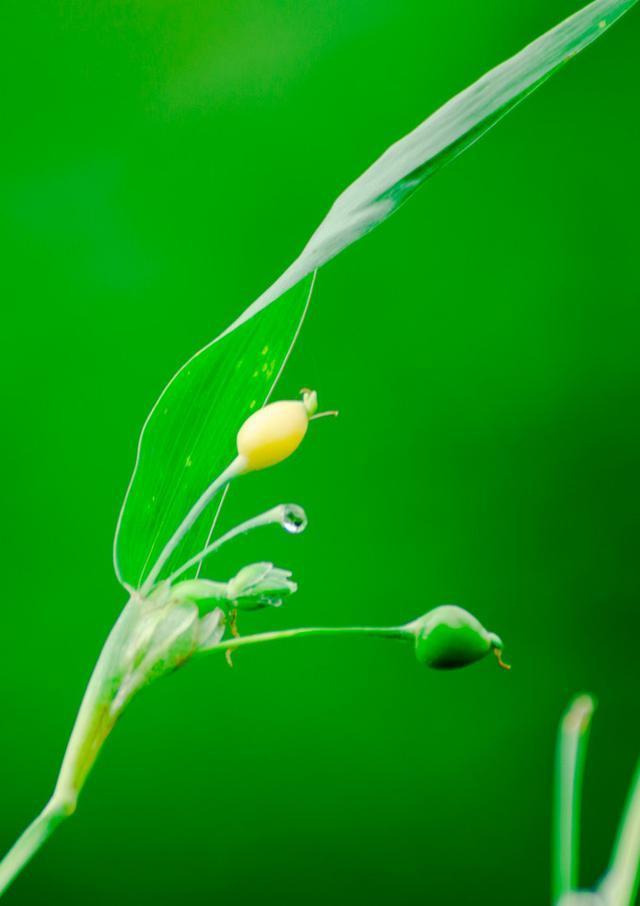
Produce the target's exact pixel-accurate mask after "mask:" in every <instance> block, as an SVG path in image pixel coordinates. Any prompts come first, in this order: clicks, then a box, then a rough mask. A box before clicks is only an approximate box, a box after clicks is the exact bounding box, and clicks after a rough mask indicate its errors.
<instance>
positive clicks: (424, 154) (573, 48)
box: [240, 0, 637, 320]
mask: <svg viewBox="0 0 640 906" xmlns="http://www.w3.org/2000/svg"><path fill="white" fill-rule="evenodd" d="M636 2H637V0H595V2H593V3H590V4H589V5H588V6H585V7H584V8H583V9H581V10H580V11H579V12H577V13H575V14H574V15H573V16H570V17H569V18H568V19H565V20H564V22H561V23H560V24H559V25H557V26H556V27H555V28H552V29H551V30H550V31H548V32H546V33H545V34H544V35H542V36H541V37H540V38H537V39H536V40H535V41H533V42H532V43H531V44H528V45H527V46H526V47H525V48H524V50H521V51H520V53H518V54H516V55H515V56H513V57H511V58H510V59H508V60H507V61H506V62H504V63H501V64H500V65H499V66H496V67H495V68H494V69H491V70H490V71H489V72H487V73H486V74H485V75H483V76H482V78H480V79H478V81H477V82H474V83H473V84H472V85H470V86H469V87H468V88H466V89H465V90H464V91H462V92H460V94H457V95H456V96H455V97H453V98H452V99H451V100H450V101H447V103H446V104H445V105H444V106H443V107H440V108H439V109H438V110H436V112H435V113H433V114H432V115H431V116H430V117H428V119H426V120H424V122H423V123H421V124H420V125H419V126H418V127H417V128H416V129H414V130H413V131H412V132H410V133H409V134H408V135H405V136H404V138H402V139H400V141H398V142H396V143H395V144H394V145H391V147H390V148H388V149H387V151H385V153H384V154H383V155H382V157H380V158H378V160H377V161H376V162H375V163H374V164H372V166H370V167H369V169H368V170H365V172H364V173H363V174H362V176H360V177H359V179H357V180H356V181H355V182H354V183H352V184H351V185H350V186H349V187H348V188H347V189H346V190H345V191H344V192H343V193H342V195H340V196H339V197H338V198H337V199H336V201H335V202H334V204H333V205H332V207H331V208H330V210H329V213H328V214H327V216H326V217H325V218H324V220H323V221H322V223H321V224H320V226H319V227H318V228H317V230H316V231H315V233H314V234H313V235H312V236H311V238H310V240H309V242H308V243H307V245H306V246H305V247H304V249H303V251H302V253H301V254H300V256H299V257H298V258H297V259H296V260H295V261H294V262H293V264H292V265H291V266H290V267H289V268H287V270H286V271H285V272H284V273H283V274H282V276H281V277H279V279H278V280H276V282H275V283H274V284H273V285H272V286H270V287H269V289H267V290H266V292H264V293H263V294H262V295H261V296H260V297H259V298H258V299H256V301H255V302H254V303H253V304H252V305H250V306H249V308H247V309H246V311H245V312H244V313H243V314H242V315H241V319H240V320H246V319H247V318H250V317H252V316H253V315H254V314H255V313H256V312H258V311H260V310H261V309H262V308H264V306H266V305H269V304H270V303H271V302H272V301H273V300H274V299H277V298H278V296H279V295H280V294H281V293H282V292H284V291H285V290H286V289H288V288H289V287H290V286H293V285H294V284H295V283H297V281H298V280H300V279H302V277H304V276H305V275H306V274H308V273H311V272H312V271H314V270H317V269H318V268H320V267H322V265H323V264H326V263H327V261H330V260H331V259H332V258H335V256H336V255H337V254H339V253H340V252H341V251H342V250H343V249H345V248H347V246H349V245H351V244H352V243H354V242H356V241H357V240H358V239H361V238H362V237H363V236H365V235H366V234H367V233H369V232H371V230H373V229H375V227H377V226H379V224H381V223H382V222H383V221H384V220H386V219H387V217H389V216H391V214H393V213H394V212H395V211H397V210H398V208H399V207H400V206H401V205H402V204H403V203H404V202H405V201H406V200H407V199H408V198H409V197H410V196H411V195H412V194H413V193H414V192H415V191H416V190H417V189H419V188H420V186H421V185H422V184H423V183H424V182H425V181H426V180H427V179H428V178H429V177H430V176H433V174H434V173H436V172H437V171H438V170H439V169H441V168H442V167H444V166H445V165H446V164H448V163H449V162H450V161H452V160H454V158H456V157H457V156H458V155H459V154H461V153H462V152H463V151H464V150H466V148H468V147H469V146H470V145H472V144H473V143H474V142H476V141H477V140H478V139H479V138H480V137H481V136H482V135H484V133H485V132H488V130H489V129H491V128H492V126H494V125H495V124H496V123H497V122H498V121H499V120H501V119H502V117H503V116H505V115H506V114H507V113H508V112H509V111H510V110H513V108H514V107H516V106H517V105H518V104H519V103H520V102H521V101H522V100H524V99H525V98H526V97H527V96H528V95H529V94H531V93H532V92H533V91H535V90H536V88H538V87H539V86H540V85H542V83H543V82H545V81H546V80H547V79H548V78H549V77H550V76H552V75H553V74H554V73H555V72H557V71H558V69H560V68H561V67H562V66H563V65H564V64H565V63H567V62H568V61H569V60H571V59H572V58H573V57H575V56H576V55H577V54H579V53H580V52H581V51H583V50H584V49H585V48H586V47H588V46H589V45H590V44H592V43H593V42H594V41H595V40H596V39H597V38H599V37H601V35H603V34H604V33H605V32H606V31H607V30H608V29H609V28H610V27H611V25H613V24H614V22H616V21H617V20H618V19H619V18H620V17H621V16H622V15H623V14H624V13H625V12H627V10H629V9H630V8H631V7H632V6H634V5H635V4H636Z"/></svg>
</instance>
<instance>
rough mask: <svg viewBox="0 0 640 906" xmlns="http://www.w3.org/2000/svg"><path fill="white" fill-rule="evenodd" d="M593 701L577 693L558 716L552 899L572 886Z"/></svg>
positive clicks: (576, 876)
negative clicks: (560, 715)
mask: <svg viewBox="0 0 640 906" xmlns="http://www.w3.org/2000/svg"><path fill="white" fill-rule="evenodd" d="M594 708H595V704H594V701H593V699H592V698H591V697H590V696H588V695H580V696H579V697H578V698H576V699H574V701H573V702H572V703H571V705H570V707H569V709H568V711H567V712H566V714H565V715H564V717H563V718H562V721H561V723H560V730H559V732H558V743H557V754H556V791H555V814H554V836H553V849H554V852H553V901H554V903H556V902H558V901H559V900H560V898H561V897H562V896H564V895H565V894H567V893H569V892H571V891H573V890H575V889H576V885H577V882H578V867H579V855H580V853H579V850H580V797H581V792H582V776H583V772H584V759H585V755H586V749H587V742H588V736H589V726H590V723H591V717H592V716H593V712H594Z"/></svg>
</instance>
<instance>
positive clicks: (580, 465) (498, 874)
mask: <svg viewBox="0 0 640 906" xmlns="http://www.w3.org/2000/svg"><path fill="white" fill-rule="evenodd" d="M574 9H575V2H574V0H554V2H551V0H527V2H523V3H521V4H513V3H512V2H508V0H485V2H483V3H477V2H475V0H459V2H456V3H449V4H438V3H433V2H428V3H424V2H419V0H368V2H357V0H295V2H294V0H289V2H283V0H280V2H278V0H226V2H223V3H220V2H213V0H200V2H198V3H195V2H182V3H179V2H175V0H173V2H170V0H154V2H151V0H95V2H90V3H79V2H73V0H61V2H53V0H45V2H41V3H33V2H27V0H5V2H4V4H3V15H2V18H3V26H4V27H3V29H2V37H1V39H0V40H1V41H2V53H1V54H0V67H1V68H2V82H3V85H4V89H5V91H4V124H5V138H4V142H3V146H2V151H1V152H0V154H1V157H2V170H1V174H2V175H1V180H2V187H1V196H2V202H1V205H2V226H1V229H2V245H3V250H4V256H3V258H4V260H3V267H2V283H3V296H4V300H5V301H4V326H3V331H2V358H1V361H2V381H1V384H0V394H1V402H2V414H3V415H2V418H3V428H4V442H3V444H2V445H1V447H0V467H1V469H2V474H4V475H5V481H4V490H3V510H4V518H3V520H2V528H1V532H2V577H3V580H2V581H3V588H2V604H1V607H2V610H1V620H2V622H1V628H0V633H1V638H2V658H1V659H0V684H1V688H2V727H3V730H2V747H1V750H0V753H1V754H0V766H1V768H2V771H1V774H0V778H1V783H2V789H1V791H0V797H1V802H2V810H1V822H0V844H1V845H2V848H6V847H8V845H9V844H10V843H11V842H12V841H13V839H14V837H15V836H16V834H17V833H18V831H20V830H21V829H22V827H23V826H24V825H25V823H26V822H27V821H28V820H29V819H30V818H31V817H32V816H33V814H35V811H36V810H37V809H38V808H39V807H40V806H41V805H42V804H43V803H44V801H45V798H46V797H47V795H48V793H49V791H50V788H51V786H52V783H53V781H54V777H55V772H56V768H57V765H58V762H59V760H60V757H61V754H62V751H63V747H64V744H65V741H66V738H67V735H68V732H69V730H70V726H71V723H72V720H73V717H74V713H75V709H76V707H77V705H78V701H79V697H80V695H81V692H82V690H83V688H84V684H85V682H86V680H87V678H88V674H89V671H90V669H91V666H92V664H93V662H94V660H95V657H96V655H97V653H98V651H99V649H100V646H101V643H102V641H103V639H104V637H105V635H106V633H107V632H108V629H109V627H110V625H111V623H112V622H113V620H114V618H115V616H116V615H117V613H118V609H119V608H120V607H121V606H122V604H123V594H122V592H121V590H120V589H119V587H118V586H117V584H116V582H115V580H114V578H113V574H112V568H111V540H112V535H113V528H114V525H115V521H116V517H117V512H118V509H119V506H120V502H121V499H122V496H123V493H124V490H125V487H126V484H127V481H128V478H129V474H130V471H131V467H132V463H133V457H134V449H135V444H136V439H137V434H138V431H139V428H140V426H141V423H142V421H143V419H144V417H145V415H146V413H147V411H148V409H149V408H150V406H151V404H152V403H153V401H154V400H155V398H156V396H157V395H158V393H159V391H160V390H161V388H162V386H163V385H164V383H165V382H166V381H167V379H168V378H169V377H170V376H171V374H172V373H173V372H174V370H175V369H176V368H177V367H178V366H179V365H180V364H181V363H182V362H183V360H185V359H186V358H187V357H188V356H189V355H190V353H191V352H193V351H194V350H195V349H196V348H198V347H199V346H201V345H202V344H203V343H204V342H206V341H207V340H209V339H210V338H211V337H212V336H214V335H215V334H217V333H218V332H219V331H220V330H221V329H222V328H223V327H225V326H226V325H227V324H228V323H229V322H230V321H231V320H232V319H233V318H234V317H235V316H236V315H237V314H238V313H239V312H240V311H241V310H242V309H243V308H244V307H245V306H246V305H247V304H248V303H249V302H250V301H252V299H253V298H255V297H256V296H257V295H258V293H259V292H260V291H261V290H263V289H264V288H265V287H266V285H267V284H268V283H270V282H271V281H272V280H273V279H274V278H275V277H276V276H277V275H278V274H279V273H280V271H281V270H282V269H283V268H284V266H285V265H286V264H288V263H289V261H290V260H291V259H292V258H293V257H294V256H295V254H297V252H298V251H299V249H300V247H301V246H302V244H303V243H304V242H305V241H306V239H307V238H308V236H309V234H310V233H311V231H312V230H313V229H314V228H315V226H316V225H317V223H318V222H319V220H320V219H321V217H322V215H323V214H324V213H325V210H326V209H327V207H328V206H329V204H330V203H331V202H332V200H333V199H334V197H335V196H336V194H337V193H338V192H339V191H340V190H341V189H342V188H343V187H345V186H346V184H347V183H348V182H350V181H351V180H352V179H354V178H355V177H356V176H357V175H359V173H360V172H361V171H362V170H363V169H364V167H365V166H367V165H368V164H369V163H370V162H371V161H372V160H373V159H374V158H375V157H376V156H377V155H378V154H379V153H380V152H381V151H382V150H384V149H385V148H386V146H387V145H388V144H389V143H391V142H392V141H393V140H395V139H396V138H398V137H400V136H401V135H402V134H404V133H405V132H407V131H408V130H409V129H411V128H412V127H413V126H415V125H416V124H417V123H418V122H419V121H421V120H422V119H423V118H424V117H425V116H426V115H427V114H428V113H430V112H431V111H432V110H433V109H435V108H436V107H437V106H438V105H439V104H440V103H442V102H444V101H445V100H446V99H447V98H448V97H449V96H450V95H452V94H453V93H455V92H456V91H458V90H459V89H461V88H462V87H464V86H465V85H466V84H468V83H469V82H470V81H472V80H473V79H475V78H477V77H478V76H479V75H481V74H482V73H483V72H484V71H485V70H486V69H488V68H489V67H491V66H493V65H494V64H496V63H497V62H499V61H500V60H502V59H504V58H505V57H507V56H509V55H510V54H512V53H513V52H515V51H516V50H518V49H519V48H520V47H521V46H522V45H523V44H525V43H526V42H527V41H529V40H531V39H533V38H534V37H536V36H537V35H538V34H539V33H541V32H542V31H544V30H546V29H547V28H549V27H550V26H552V25H553V24H555V23H556V22H557V21H559V20H560V19H561V18H563V17H564V16H566V15H568V14H569V13H571V12H572V11H573V10H574ZM639 41H640V14H639V13H638V11H637V10H636V11H632V12H631V13H630V14H629V15H628V16H627V17H626V18H625V19H623V20H622V22H621V23H620V24H619V25H618V26H616V27H615V29H614V30H613V31H612V33H611V34H610V35H607V36H605V37H604V38H603V40H602V41H601V42H598V44H597V45H596V46H595V47H593V48H591V49H590V50H589V51H587V52H586V53H585V55H584V56H582V57H581V58H580V59H579V60H577V61H575V62H574V63H573V64H572V65H571V66H570V67H568V68H567V69H566V70H565V71H564V72H562V73H561V74H560V75H559V76H557V77H556V78H555V79H554V80H553V81H552V82H551V83H550V84H549V85H547V86H545V87H544V88H543V89H542V90H541V91H540V92H539V93H537V94H536V95H535V96H534V97H533V98H531V99H529V100H527V101H526V102H525V103H524V104H523V105H522V106H521V107H520V108H519V109H518V110H517V111H516V112H515V113H514V114H512V115H510V116H509V117H508V119H507V120H505V121H504V122H503V123H502V124H501V125H500V126H499V127H497V128H496V129H495V130H493V131H492V132H491V133H490V134H489V136H487V137H486V138H484V139H483V140H482V141H481V142H480V143H479V144H478V145H477V146H475V147H474V148H473V149H472V150H471V151H470V152H468V153H467V154H465V155H464V156H463V157H462V158H461V159H460V160H459V161H457V162H456V163H455V164H454V165H452V166H451V167H449V168H448V169H447V170H445V171H444V172H443V173H442V174H440V175H438V176H437V177H436V178H435V179H434V180H433V181H431V182H430V183H429V184H428V186H427V187H426V188H425V189H424V190H423V191H422V192H421V193H420V194H419V195H418V196H417V197H416V198H415V199H414V200H412V202H411V203H410V204H409V205H407V207H405V208H404V209H403V211H402V212H401V213H400V214H399V215H398V216H397V217H394V218H393V219H392V220H391V221H390V222H389V223H388V224H386V225H385V226H384V227H382V228H381V229H380V230H379V231H377V232H376V233H375V234H374V235H372V236H371V237H369V238H367V239H365V240H364V241H363V242H361V243H359V244H358V245H357V246H355V247H354V248H353V249H350V250H349V251H348V252H346V253H345V254H344V255H342V256H341V257H340V258H338V259H337V260H336V261H335V262H333V263H331V264H330V265H329V266H327V267H326V269H325V270H324V271H323V272H322V273H321V275H320V278H319V280H318V282H317V291H316V294H315V297H314V301H313V306H312V309H311V313H310V316H309V318H308V321H307V323H306V326H305V329H304V332H303V334H302V336H301V339H300V342H299V344H298V346H297V348H296V351H295V353H294V356H293V357H292V359H291V362H290V365H289V367H288V370H287V372H286V373H285V376H284V378H283V381H282V383H281V385H280V388H279V391H278V395H280V396H290V395H293V394H295V393H296V392H297V390H298V388H299V387H300V386H302V385H309V386H315V387H317V388H318V389H319V391H320V399H321V403H322V404H323V405H325V406H330V407H334V406H336V407H339V408H340V410H341V418H340V419H339V421H338V422H335V423H330V422H322V423H320V424H319V425H318V427H317V429H316V430H314V431H313V435H312V436H310V438H309V440H308V441H307V442H306V443H305V445H304V448H303V449H302V450H301V452H300V454H299V455H298V456H297V457H294V458H293V459H292V460H291V461H289V462H287V463H286V464H285V465H283V466H281V467H280V468H278V469H275V470H273V471H271V472H268V473H264V474H261V475H259V476H254V477H253V478H252V479H251V480H250V481H249V480H247V481H246V483H241V484H240V485H238V487H237V488H236V489H234V491H233V494H232V495H231V496H230V499H229V507H228V509H227V511H226V517H225V518H226V520H227V524H232V520H233V519H234V518H236V517H237V518H238V519H239V518H241V517H245V516H247V515H250V514H252V513H254V512H256V511H258V510H259V509H260V508H261V507H263V506H265V507H266V506H268V505H271V504H274V503H277V502H279V501H281V500H293V501H298V502H299V503H301V504H303V505H304V506H305V508H306V509H307V512H308V514H309V516H310V519H311V524H310V527H309V529H308V531H307V533H306V534H305V535H304V536H302V537H300V538H287V537H283V536H282V534H281V533H278V532H277V531H275V530H274V531H273V532H272V533H269V532H265V533H262V534H259V535H257V536H256V537H255V538H253V539H245V540H244V541H242V542H240V543H239V544H238V545H237V546H235V547H234V548H233V550H230V551H229V552H228V553H226V554H225V556H224V558H222V557H221V559H220V561H219V562H220V568H221V572H224V573H226V572H231V571H232V570H233V569H235V568H237V567H239V566H240V565H242V564H243V563H244V562H247V561H249V560H251V559H256V558H268V559H274V560H276V561H277V562H278V563H280V564H281V565H283V566H289V567H291V568H292V569H293V570H294V571H295V574H296V576H297V578H298V579H299V581H300V585H301V591H300V593H299V594H298V595H297V596H296V597H295V598H293V599H292V600H291V601H290V602H289V603H288V604H287V607H286V608H283V610H282V611H280V612H277V613H275V614H273V613H271V614H269V615H268V617H263V616H262V615H261V616H260V617H255V618H253V617H245V619H244V625H243V627H242V628H243V629H244V630H245V631H249V630H250V629H251V628H253V626H254V625H255V627H256V628H263V627H265V626H266V625H269V626H272V627H274V628H277V627H285V626H289V625H296V624H304V623H311V624H312V623H340V622H345V623H347V622H379V623H391V622H398V621H402V620H405V619H408V618H410V617H413V616H415V615H416V614H418V613H421V612H423V611H425V610H427V609H428V608H430V607H432V606H435V605H436V604H440V603H445V602H455V603H459V604H461V605H463V606H465V607H467V608H469V609H470V610H472V611H473V612H474V613H476V614H477V615H478V617H480V619H482V620H483V622H485V623H486V624H487V625H488V626H489V627H490V628H491V629H494V630H495V631H498V632H500V634H501V635H503V636H504V638H505V640H506V642H507V646H508V647H507V651H506V653H505V654H506V656H507V657H508V659H510V660H511V661H512V663H513V665H514V669H513V670H512V672H511V674H504V673H502V672H501V671H500V670H498V669H497V668H496V667H495V665H494V663H493V662H485V663H482V664H480V665H477V666H476V667H474V668H471V669H469V670H468V671H461V672H459V673H453V674H437V673H430V672H428V671H425V670H421V669H419V668H418V666H417V665H416V664H415V663H414V661H413V659H412V657H411V656H410V654H409V652H408V651H405V650H404V649H403V648H402V647H401V646H396V645H390V644H388V643H385V642H382V641H380V642H378V641H376V640H369V641H367V640H359V641H358V640H356V641H351V642H349V641H333V642H332V641H326V640H322V639H321V640H309V641H300V642H295V643H290V644H288V645H282V646H281V647H275V646H274V647H273V648H268V647H265V648H264V649H262V650H255V651H251V652H249V651H247V652H243V653H241V654H240V653H239V654H238V655H237V656H236V666H235V668H234V669H233V670H229V669H228V668H227V667H226V666H225V664H224V662H223V661H222V659H215V658H211V659H210V660H209V661H207V660H203V661H201V662H199V663H198V664H196V665H193V666H191V667H189V668H188V669H186V670H184V671H182V672H180V673H179V674H177V675H176V676H175V677H172V678H171V679H169V680H165V681H163V682H162V683H161V684H158V685H157V686H154V687H153V688H152V689H151V690H149V691H148V692H146V693H145V694H144V695H142V696H141V697H140V698H139V699H138V700H137V701H136V702H135V704H134V705H133V706H132V708H131V709H130V710H129V712H128V713H127V715H126V716H125V719H124V720H123V722H122V723H121V724H120V725H119V726H118V728H117V730H116V732H115V733H114V735H113V737H112V738H111V739H110V740H109V742H108V744H107V746H106V750H105V752H104V753H103V755H102V757H101V759H100V761H99V763H98V766H97V768H96V770H95V772H94V774H93V775H92V777H91V778H90V782H89V783H88V785H87V788H86V790H85V793H84V795H83V799H82V801H81V804H80V809H79V812H78V815H77V817H76V818H75V819H74V820H73V821H72V822H70V823H69V825H68V826H65V827H64V828H63V829H62V830H61V831H60V833H59V834H58V835H57V836H56V837H55V838H54V839H53V840H52V842H51V843H50V844H49V845H48V847H47V848H46V849H45V851H44V852H43V853H42V854H41V855H40V856H39V857H38V858H37V859H36V861H35V862H34V863H33V864H32V866H30V868H29V869H28V870H27V872H26V873H25V874H24V875H23V876H22V877H21V878H20V880H19V881H18V882H17V883H16V885H15V887H14V888H13V889H12V890H11V891H10V893H9V894H8V899H7V903H9V902H11V903H15V904H16V906H18V904H42V903H44V902H49V903H51V902H53V903H61V904H63V903H64V904H86V903H87V902H91V903H95V904H111V903H122V904H129V903H131V904H134V903H136V904H139V903H156V904H169V903H174V902H175V901H176V900H177V899H180V898H182V899H184V900H185V901H189V902H198V903H214V902H229V901H231V902H234V903H239V904H245V903H246V904H249V903H251V904H254V903H282V904H289V903H291V904H293V903H296V904H297V903H300V902H306V903H311V904H316V903H317V904H320V903H323V904H324V903H326V902H337V903H367V904H383V903H385V904H386V903H390V902H393V903H396V904H397V903H412V904H416V903H419V904H438V906H447V904H451V906H454V904H455V906H460V904H466V903H469V904H479V903H480V904H482V903H491V904H496V906H501V904H514V903H517V904H523V906H526V904H541V903H545V902H547V901H548V888H549V848H550V840H549V825H550V806H551V783H552V760H553V747H554V736H555V728H556V724H557V721H558V718H559V716H560V713H561V711H562V709H563V708H564V706H565V705H566V703H567V701H568V699H569V698H570V696H571V695H572V694H573V693H575V692H579V691H583V690H589V691H592V692H593V693H594V694H596V696H597V697H598V699H599V703H600V707H599V711H598V715H597V718H596V723H595V727H594V732H593V736H592V743H591V751H590V758H589V764H588V773H587V777H586V803H585V808H584V824H585V833H584V857H585V864H584V868H585V871H584V878H583V880H584V881H585V882H592V881H594V880H595V879H596V877H597V876H598V873H599V872H600V871H602V869H603V868H604V866H605V864H606V859H607V856H608V852H609V849H610V845H611V843H612V841H613V833H614V828H615V824H616V821H617V817H618V814H619V811H620V809H621V806H622V801H623V797H624V793H625V790H626V786H627V783H628V780H629V779H630V775H631V772H632V768H633V765H634V761H635V758H636V756H637V755H638V750H639V749H640V732H639V731H638V704H637V703H638V660H637V651H638V634H639V630H640V615H639V610H638V588H639V584H640V575H639V573H640V568H639V565H638V558H637V536H638V527H639V522H640V493H639V489H638V480H637V475H638V463H639V462H640V427H639V425H638V418H637V409H638V395H639V393H640V359H639V356H638V328H639V319H640V315H639V313H638V286H639V278H638V267H637V264H638V252H637V214H638V202H639V200H640V184H639V182H638V169H637V162H638V152H639V148H640V126H639V123H638V115H637V114H638V91H639V90H640V71H639V69H638V46H639Z"/></svg>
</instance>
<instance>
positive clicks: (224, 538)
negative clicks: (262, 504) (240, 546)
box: [167, 504, 285, 584]
mask: <svg viewBox="0 0 640 906" xmlns="http://www.w3.org/2000/svg"><path fill="white" fill-rule="evenodd" d="M284 509H285V508H284V506H283V504H279V505H278V506H274V507H272V508H271V509H270V510H266V511H265V512H264V513H261V514H260V515H259V516H253V517H252V518H251V519H247V520H246V522H241V523H240V525H236V526H235V528H232V529H229V531H228V532H226V533H225V534H224V535H221V536H220V537H219V538H217V539H216V540H215V541H212V542H211V543H210V544H207V546H206V547H205V548H203V549H202V550H201V551H200V552H199V553H197V554H195V555H194V556H193V557H191V558H190V559H189V560H187V561H186V563H183V564H182V566H180V567H178V569H176V570H175V572H173V573H171V575H170V576H169V578H168V579H167V582H169V583H170V584H173V583H174V582H175V581H176V579H178V578H179V577H180V576H182V575H183V574H184V573H186V572H187V571H188V570H190V569H191V567H192V566H197V565H198V564H199V563H201V562H202V561H203V560H204V559H205V558H206V557H208V556H209V554H213V553H214V552H215V551H217V550H218V549H219V548H221V547H222V546H223V544H226V543H227V542H228V541H231V540H232V539H233V538H237V537H238V535H244V534H246V533H247V532H250V531H251V530H252V529H254V528H260V527H261V526H263V525H273V524H274V523H282V513H283V511H284Z"/></svg>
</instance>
